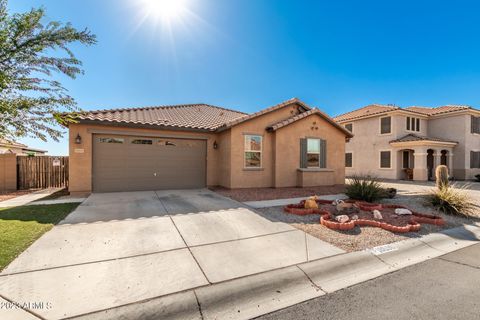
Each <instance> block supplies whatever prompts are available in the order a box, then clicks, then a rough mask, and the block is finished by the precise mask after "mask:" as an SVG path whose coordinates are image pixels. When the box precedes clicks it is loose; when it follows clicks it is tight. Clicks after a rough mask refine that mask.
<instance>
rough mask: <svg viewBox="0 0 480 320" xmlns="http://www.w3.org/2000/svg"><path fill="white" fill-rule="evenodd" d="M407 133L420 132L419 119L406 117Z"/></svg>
mask: <svg viewBox="0 0 480 320" xmlns="http://www.w3.org/2000/svg"><path fill="white" fill-rule="evenodd" d="M406 127H407V131H416V132H419V131H420V118H412V117H407V125H406Z"/></svg>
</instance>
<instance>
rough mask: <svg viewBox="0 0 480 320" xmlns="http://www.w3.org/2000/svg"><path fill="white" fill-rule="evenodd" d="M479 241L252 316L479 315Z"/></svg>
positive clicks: (267, 319) (398, 318)
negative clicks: (286, 306)
mask: <svg viewBox="0 0 480 320" xmlns="http://www.w3.org/2000/svg"><path fill="white" fill-rule="evenodd" d="M479 296H480V244H477V245H473V246H470V247H467V248H465V249H461V250H458V251H455V252H452V253H449V254H446V255H444V256H441V257H438V258H435V259H432V260H428V261H425V262H423V263H420V264H417V265H414V266H411V267H408V268H405V269H402V270H399V271H397V272H394V273H390V274H386V275H384V276H381V277H379V278H376V279H373V280H370V281H367V282H364V283H361V284H358V285H355V286H352V287H349V288H346V289H342V290H339V291H337V292H334V293H332V294H327V295H325V296H322V297H320V298H316V299H313V300H309V301H306V302H303V303H300V304H297V305H294V306H291V307H289V308H286V309H283V310H279V311H277V312H274V313H270V314H266V315H263V316H261V317H259V318H256V319H261V320H274V319H275V320H281V319H285V320H286V319H295V320H300V319H335V320H342V319H345V320H347V319H369V320H370V319H371V320H375V319H379V320H380V319H382V320H386V319H395V320H403V319H405V320H407V319H408V320H416V319H418V320H420V319H422V320H423V319H435V320H442V319H445V320H452V319H462V320H470V319H480V297H479Z"/></svg>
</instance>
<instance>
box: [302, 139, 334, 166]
mask: <svg viewBox="0 0 480 320" xmlns="http://www.w3.org/2000/svg"><path fill="white" fill-rule="evenodd" d="M326 167H327V141H325V140H322V139H300V168H326Z"/></svg>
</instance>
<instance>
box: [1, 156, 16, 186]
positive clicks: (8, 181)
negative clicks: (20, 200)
mask: <svg viewBox="0 0 480 320" xmlns="http://www.w3.org/2000/svg"><path fill="white" fill-rule="evenodd" d="M14 190H17V156H16V155H15V154H0V191H2V192H4V191H14Z"/></svg>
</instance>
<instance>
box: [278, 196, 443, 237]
mask: <svg viewBox="0 0 480 320" xmlns="http://www.w3.org/2000/svg"><path fill="white" fill-rule="evenodd" d="M349 202H351V201H349ZM317 203H318V204H320V205H321V204H331V203H332V201H329V200H317ZM355 204H356V205H357V206H358V207H359V208H360V210H364V211H373V210H381V209H382V208H393V209H397V208H402V209H408V208H407V207H404V206H400V205H390V204H384V205H382V204H379V203H366V202H355ZM304 205H305V201H301V202H300V203H298V204H289V205H286V206H285V207H284V208H283V209H284V211H285V212H288V213H291V214H296V215H308V214H320V215H321V217H320V224H322V225H324V226H325V227H327V228H329V229H332V230H342V231H344V230H352V229H353V228H355V226H370V227H377V228H382V229H385V230H387V231H390V232H396V233H406V232H417V231H419V230H420V228H421V223H427V224H433V225H437V226H443V225H445V220H444V219H443V218H442V217H439V216H435V215H431V214H424V213H419V212H415V211H412V217H411V219H410V221H409V222H408V224H407V225H406V226H394V225H391V224H389V223H386V222H382V221H379V220H373V219H372V220H370V219H358V220H350V221H347V222H343V223H341V222H338V221H334V220H333V219H332V214H331V213H330V212H328V211H327V210H323V209H321V208H318V209H305V208H304Z"/></svg>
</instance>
